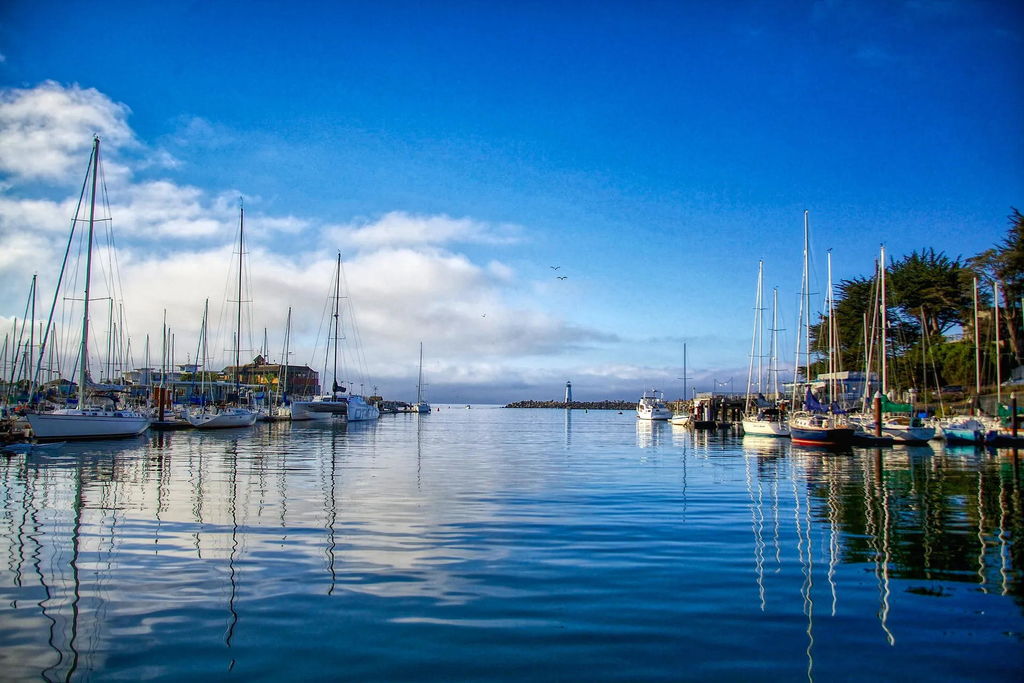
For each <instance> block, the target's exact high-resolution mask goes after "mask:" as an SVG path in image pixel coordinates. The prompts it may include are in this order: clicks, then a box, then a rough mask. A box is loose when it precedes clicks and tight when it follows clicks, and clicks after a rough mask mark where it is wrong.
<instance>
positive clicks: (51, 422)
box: [25, 137, 149, 441]
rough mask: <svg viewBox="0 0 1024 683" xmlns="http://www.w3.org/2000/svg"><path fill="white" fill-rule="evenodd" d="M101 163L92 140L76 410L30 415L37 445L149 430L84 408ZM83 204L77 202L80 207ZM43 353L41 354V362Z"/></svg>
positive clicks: (136, 415)
mask: <svg viewBox="0 0 1024 683" xmlns="http://www.w3.org/2000/svg"><path fill="white" fill-rule="evenodd" d="M99 163H100V139H99V138H98V137H95V138H93V147H92V154H91V156H90V159H89V169H88V170H87V171H86V180H87V181H88V180H89V175H90V174H91V175H92V182H91V185H92V189H91V191H89V190H87V189H86V187H87V185H88V183H86V184H85V185H83V191H82V199H84V198H85V193H86V192H90V201H89V218H88V226H89V227H88V235H87V238H86V240H87V241H86V259H87V261H86V264H87V265H86V267H85V295H84V297H83V299H82V338H81V343H80V345H79V355H78V361H77V363H78V385H77V393H78V406H77V407H75V408H59V409H57V410H54V411H51V412H33V413H29V414H27V415H26V416H25V417H26V419H27V420H28V423H29V425H30V426H31V428H32V434H33V435H34V436H35V438H36V439H37V440H40V441H56V440H61V441H63V440H67V439H110V438H119V437H129V436H137V435H139V434H141V433H142V432H144V431H146V429H147V428H148V427H149V418H148V417H146V416H145V415H143V414H142V413H140V412H138V411H137V410H133V409H109V408H108V407H106V406H95V405H94V406H90V405H88V404H87V402H86V401H87V400H88V396H87V392H88V390H89V386H90V383H91V380H90V379H89V302H90V299H91V298H94V295H93V293H91V291H90V288H91V263H92V248H93V229H94V227H95V222H96V192H97V180H98V177H99ZM82 205H83V202H82V201H81V200H80V201H79V206H82ZM80 220H81V219H79V217H78V215H77V214H76V216H75V220H74V221H73V222H72V228H71V230H72V236H73V235H74V230H75V226H77V224H78V222H79V221H80ZM60 293H61V286H60V283H59V282H58V285H57V289H56V291H55V293H54V302H55V304H54V305H56V300H57V297H58V296H59V295H60ZM50 329H51V324H50V322H47V326H46V330H47V333H46V335H45V336H44V337H43V346H44V347H45V346H46V345H47V339H48V336H49V331H50ZM41 360H42V352H41V353H40V362H41Z"/></svg>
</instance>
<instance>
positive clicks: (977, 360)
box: [974, 275, 981, 400]
mask: <svg viewBox="0 0 1024 683" xmlns="http://www.w3.org/2000/svg"><path fill="white" fill-rule="evenodd" d="M978 340H979V337H978V276H977V275H975V276H974V396H975V400H978V399H979V397H980V396H981V346H979V344H978Z"/></svg>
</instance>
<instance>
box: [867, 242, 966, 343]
mask: <svg viewBox="0 0 1024 683" xmlns="http://www.w3.org/2000/svg"><path fill="white" fill-rule="evenodd" d="M963 273H964V265H963V264H962V263H961V262H960V258H959V257H957V258H955V259H951V258H949V257H948V256H946V255H945V254H944V253H942V252H936V251H935V250H934V249H924V250H921V251H920V252H917V251H915V252H913V253H911V254H910V255H909V256H904V257H903V258H902V259H900V260H899V261H893V262H892V263H891V265H890V266H889V268H888V275H887V280H888V299H889V305H890V306H891V307H892V308H893V309H894V311H895V317H896V318H897V319H899V320H902V321H903V322H905V323H908V324H909V325H910V326H912V327H917V328H918V330H919V332H920V333H921V334H926V335H928V337H929V338H930V339H932V340H937V339H938V338H939V336H940V335H942V334H944V333H945V332H947V331H949V329H950V328H952V327H954V326H955V325H959V324H962V323H963V321H964V316H965V313H967V312H969V311H970V309H971V291H970V289H968V288H965V286H964V284H965V280H964V276H963Z"/></svg>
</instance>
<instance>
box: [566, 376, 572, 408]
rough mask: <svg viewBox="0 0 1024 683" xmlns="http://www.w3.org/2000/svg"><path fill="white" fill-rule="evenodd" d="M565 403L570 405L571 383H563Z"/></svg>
mask: <svg viewBox="0 0 1024 683" xmlns="http://www.w3.org/2000/svg"><path fill="white" fill-rule="evenodd" d="M565 402H566V403H572V382H570V381H568V380H567V381H566V382H565Z"/></svg>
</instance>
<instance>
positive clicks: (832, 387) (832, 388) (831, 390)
mask: <svg viewBox="0 0 1024 683" xmlns="http://www.w3.org/2000/svg"><path fill="white" fill-rule="evenodd" d="M825 258H826V260H827V262H828V293H827V294H826V299H827V301H828V397H829V400H831V401H835V400H836V362H835V354H834V353H833V349H834V348H835V345H834V342H835V334H836V328H835V320H834V319H833V318H832V309H833V305H832V250H831V249H829V250H828V253H827V254H826V256H825Z"/></svg>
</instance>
